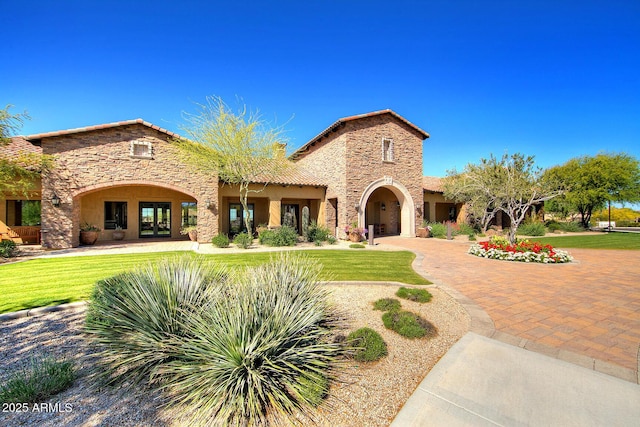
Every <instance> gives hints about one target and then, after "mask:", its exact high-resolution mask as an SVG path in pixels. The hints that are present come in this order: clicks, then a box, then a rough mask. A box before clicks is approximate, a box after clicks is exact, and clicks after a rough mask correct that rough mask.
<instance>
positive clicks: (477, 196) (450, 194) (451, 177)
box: [442, 163, 500, 233]
mask: <svg viewBox="0 0 640 427" xmlns="http://www.w3.org/2000/svg"><path fill="white" fill-rule="evenodd" d="M481 168H482V166H481V165H474V164H471V163H470V164H468V165H467V166H465V168H464V171H463V172H462V173H457V172H456V171H455V170H451V171H448V172H447V176H446V177H444V178H443V179H442V187H443V190H444V197H445V198H447V199H451V200H454V201H456V202H458V203H465V204H466V206H467V213H468V215H469V216H470V217H472V218H473V220H474V221H476V222H477V223H479V224H480V227H481V228H482V232H483V233H486V231H487V228H489V224H491V220H492V219H493V218H495V216H496V214H497V213H498V212H499V210H500V205H499V204H497V200H496V194H493V192H492V191H491V188H492V185H491V182H490V181H489V179H490V176H489V175H488V174H485V173H482V171H481Z"/></svg>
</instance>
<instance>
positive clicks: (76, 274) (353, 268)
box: [0, 250, 429, 313]
mask: <svg viewBox="0 0 640 427" xmlns="http://www.w3.org/2000/svg"><path fill="white" fill-rule="evenodd" d="M300 253H302V254H304V255H305V256H307V257H309V258H312V259H315V260H317V261H318V262H319V263H320V264H322V279H323V280H335V281H383V282H384V281H387V282H389V281H393V282H403V283H407V284H415V285H425V284H429V282H428V281H427V280H426V279H424V278H423V277H421V276H420V275H418V274H417V273H416V272H414V271H413V269H412V268H411V263H412V261H413V259H414V257H415V255H414V254H413V253H411V252H407V251H401V252H396V251H393V252H386V251H350V250H326V251H314V250H308V251H300ZM177 254H178V253H177V252H176V253H171V252H161V253H141V254H126V255H96V256H77V257H61V258H42V259H33V260H29V261H24V262H19V263H13V264H6V265H0V313H6V312H12V311H17V310H24V309H29V308H34V307H41V306H47V305H57V304H63V303H67V302H73V301H82V300H85V299H87V298H88V297H89V295H90V294H91V290H92V289H93V285H94V283H95V282H96V281H98V280H100V279H104V278H106V277H109V276H113V275H114V274H117V273H119V272H123V271H127V270H131V269H133V268H134V267H136V266H139V265H141V264H144V263H146V262H150V261H157V260H160V259H163V258H166V257H170V256H175V255H177ZM192 256H194V257H195V256H200V257H201V258H202V259H203V261H205V262H213V263H220V264H222V265H225V266H227V267H229V268H238V267H242V266H247V265H257V264H261V263H264V262H265V261H267V260H269V259H270V257H272V256H273V252H272V253H269V252H260V253H246V254H245V253H234V254H225V255H193V254H192Z"/></svg>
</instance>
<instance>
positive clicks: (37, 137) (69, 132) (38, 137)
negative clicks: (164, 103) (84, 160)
mask: <svg viewBox="0 0 640 427" xmlns="http://www.w3.org/2000/svg"><path fill="white" fill-rule="evenodd" d="M136 124H140V125H144V126H147V127H148V128H151V129H154V130H157V131H158V132H162V133H164V134H167V135H168V136H170V137H173V138H182V137H181V136H180V135H178V134H177V133H173V132H171V131H168V130H166V129H163V128H161V127H160V126H156V125H154V124H151V123H149V122H146V121H144V120H142V119H135V120H125V121H122V122H113V123H106V124H103V125H95V126H86V127H82V128H75V129H66V130H58V131H55V132H45V133H36V134H34V135H28V136H25V137H23V138H24V139H26V140H27V141H29V142H34V143H35V142H38V141H40V140H42V139H43V138H52V137H56V136H64V135H72V134H74V133H82V132H92V131H96V130H102V129H111V128H117V127H122V126H131V125H136Z"/></svg>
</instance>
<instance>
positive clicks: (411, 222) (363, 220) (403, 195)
mask: <svg viewBox="0 0 640 427" xmlns="http://www.w3.org/2000/svg"><path fill="white" fill-rule="evenodd" d="M381 189H384V190H381ZM389 192H390V193H391V194H392V195H393V197H388V195H389ZM385 193H386V194H387V196H385ZM370 199H371V201H372V203H374V206H373V207H372V206H369V209H368V210H367V204H368V203H369V200H370ZM383 202H384V212H385V214H384V215H381V217H385V218H389V219H390V220H392V221H395V224H397V227H398V226H399V230H396V232H398V231H399V234H400V235H401V236H403V237H415V233H416V217H415V203H414V201H413V199H412V198H411V194H409V191H408V190H407V188H406V187H405V186H404V185H402V183H400V182H398V181H396V180H394V179H393V178H391V177H383V178H380V179H378V180H376V181H373V182H372V183H371V184H369V185H368V186H367V188H365V190H364V191H363V193H362V196H361V197H360V203H359V206H360V207H361V208H360V209H359V210H358V226H359V227H367V226H368V225H369V224H367V219H368V220H369V222H370V223H372V224H373V223H374V221H375V219H376V218H375V209H380V210H382V203H383ZM389 204H391V206H389ZM392 210H393V211H392ZM367 212H369V215H367ZM367 216H369V218H367ZM390 225H391V226H393V224H390ZM385 226H386V224H385ZM385 232H387V230H385Z"/></svg>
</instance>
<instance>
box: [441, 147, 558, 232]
mask: <svg viewBox="0 0 640 427" xmlns="http://www.w3.org/2000/svg"><path fill="white" fill-rule="evenodd" d="M533 159H534V158H533V156H526V157H525V156H524V155H522V154H520V153H516V154H513V155H511V156H509V155H508V154H505V155H503V156H502V158H501V159H497V158H496V157H494V156H493V155H491V157H490V158H489V159H480V163H479V164H468V165H467V166H465V169H464V171H463V172H462V173H461V174H457V173H455V171H454V172H449V174H448V176H447V177H446V178H445V182H444V184H443V185H444V195H445V197H450V198H453V199H454V200H457V201H464V202H466V203H468V206H469V209H470V211H471V212H473V213H474V215H476V216H477V217H480V218H481V221H482V224H483V230H486V227H487V225H488V223H489V221H490V220H491V219H492V218H493V217H494V216H495V214H496V213H497V212H498V211H502V212H504V213H505V214H506V215H507V216H508V217H509V219H510V220H511V228H510V229H509V241H510V242H512V243H513V242H515V238H516V230H517V229H518V226H519V225H520V223H522V221H524V219H525V218H526V216H527V213H528V212H529V211H530V209H531V208H532V207H533V206H535V205H536V204H538V203H541V202H544V201H545V200H549V199H552V198H553V197H556V196H557V195H558V194H560V193H561V192H562V190H561V188H560V186H559V185H558V184H557V181H555V180H552V179H549V178H547V177H545V176H544V175H543V174H542V171H541V169H540V168H537V167H535V165H534V161H533Z"/></svg>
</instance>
